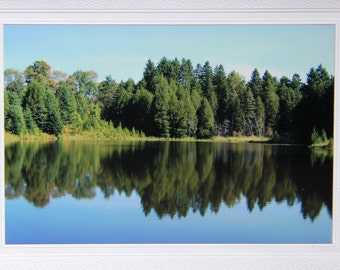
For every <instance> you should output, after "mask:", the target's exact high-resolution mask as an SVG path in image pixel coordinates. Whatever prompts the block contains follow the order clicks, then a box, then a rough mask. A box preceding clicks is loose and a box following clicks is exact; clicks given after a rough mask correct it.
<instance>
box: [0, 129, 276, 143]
mask: <svg viewBox="0 0 340 270" xmlns="http://www.w3.org/2000/svg"><path fill="white" fill-rule="evenodd" d="M57 139H58V138H57V137H55V136H53V135H49V134H45V133H41V134H38V135H30V134H26V135H22V136H18V135H14V134H11V133H8V132H5V142H6V143H10V142H15V141H29V140H43V141H53V140H57ZM60 139H61V140H72V141H96V140H124V141H137V140H138V141H188V142H193V141H200V142H229V143H243V142H268V141H269V140H270V139H269V138H266V137H256V136H249V137H247V136H237V137H221V136H217V137H213V138H211V139H200V140H198V139H195V138H157V137H146V136H140V135H136V136H132V135H125V136H107V135H105V134H103V133H101V132H100V131H94V132H93V131H92V132H89V131H87V132H81V133H79V134H70V133H65V134H63V135H62V136H61V137H60Z"/></svg>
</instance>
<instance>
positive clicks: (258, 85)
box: [248, 68, 262, 99]
mask: <svg viewBox="0 0 340 270" xmlns="http://www.w3.org/2000/svg"><path fill="white" fill-rule="evenodd" d="M248 86H249V87H250V90H251V91H252V92H253V96H254V98H255V99H256V98H257V97H258V96H261V95H262V79H261V77H260V73H259V71H258V70H257V69H256V68H255V69H254V71H253V73H252V74H251V78H250V81H249V82H248Z"/></svg>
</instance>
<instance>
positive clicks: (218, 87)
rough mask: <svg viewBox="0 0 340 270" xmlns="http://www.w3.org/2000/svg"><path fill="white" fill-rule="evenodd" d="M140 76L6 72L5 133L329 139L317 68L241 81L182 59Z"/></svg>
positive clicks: (31, 69) (326, 85) (41, 67)
mask: <svg viewBox="0 0 340 270" xmlns="http://www.w3.org/2000/svg"><path fill="white" fill-rule="evenodd" d="M141 72H143V78H142V79H141V80H140V81H138V82H134V81H133V80H132V79H129V80H127V81H121V82H119V83H118V82H116V81H115V80H114V79H113V77H112V76H111V75H109V76H107V77H106V78H105V79H104V80H103V81H101V82H98V75H97V73H96V72H95V71H92V70H90V71H82V70H77V71H75V72H74V73H73V74H71V75H67V74H66V73H64V72H62V71H53V70H52V68H51V66H50V65H49V64H48V63H46V62H44V61H42V60H39V61H35V62H34V63H33V64H32V65H29V66H28V67H27V68H26V69H25V70H24V71H23V72H21V71H18V70H15V69H7V70H5V73H4V78H5V95H4V98H5V102H4V104H5V129H6V131H8V132H11V133H14V134H19V135H21V134H25V133H39V132H46V133H49V134H54V135H56V136H58V137H59V136H62V134H63V133H64V132H65V131H68V132H71V133H73V134H76V133H77V132H82V131H91V130H103V129H105V127H108V126H110V125H111V126H114V127H121V128H122V129H127V130H130V131H132V130H136V129H137V130H138V131H139V132H143V133H145V134H146V135H148V136H156V137H166V138H168V137H173V138H184V137H196V138H211V137H213V136H217V135H218V136H235V135H242V136H274V137H275V136H276V137H285V138H289V139H291V140H294V141H296V142H303V143H310V142H311V134H312V133H313V132H314V133H315V132H317V133H319V134H326V135H325V136H326V137H327V138H331V137H333V110H334V104H333V103H334V77H333V76H331V75H330V74H329V73H328V72H327V70H325V68H324V67H323V66H322V65H319V66H318V67H316V68H314V67H312V68H311V69H310V71H309V73H308V74H307V79H306V82H305V83H302V82H301V79H300V76H299V75H298V74H294V75H293V76H292V78H288V77H286V76H283V77H282V78H280V79H278V78H276V77H274V76H272V74H271V73H270V72H269V71H268V70H267V71H265V73H264V74H263V75H262V77H261V75H260V73H259V71H258V69H257V68H255V69H254V71H253V73H252V75H251V78H250V80H249V81H248V82H246V81H245V79H244V78H243V77H242V76H241V75H240V74H239V73H237V72H236V71H234V70H233V71H231V72H230V73H228V74H227V73H226V72H225V69H224V67H223V66H222V65H218V66H216V67H214V68H213V67H211V65H210V63H209V61H206V62H205V63H204V64H203V65H202V64H199V63H198V64H196V66H195V68H194V66H193V64H192V62H191V61H190V60H189V59H185V58H183V59H181V60H179V59H177V58H175V59H173V60H170V59H167V58H166V57H163V58H162V59H160V61H159V63H158V64H155V63H154V62H153V61H152V60H151V59H149V60H148V61H147V63H146V66H145V69H144V71H141Z"/></svg>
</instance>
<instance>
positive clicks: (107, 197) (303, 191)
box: [5, 142, 333, 244]
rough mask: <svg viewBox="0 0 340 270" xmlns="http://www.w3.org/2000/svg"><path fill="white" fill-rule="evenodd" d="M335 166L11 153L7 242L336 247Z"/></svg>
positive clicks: (245, 148)
mask: <svg viewBox="0 0 340 270" xmlns="http://www.w3.org/2000/svg"><path fill="white" fill-rule="evenodd" d="M332 162H333V160H332V153H330V152H328V151H325V150H313V149H308V148H304V147H298V146H274V145H266V144H227V143H203V142H201V143H196V142H54V143H38V142H30V143H28V142H25V143H23V142H21V143H14V144H9V145H7V146H6V147H5V177H6V179H5V189H6V190H5V195H6V202H5V211H6V213H5V218H6V221H5V225H6V228H5V231H6V234H5V235H6V243H7V244H16V243H19V244H34V243H43V244H58V243H61V244H67V243H71V244H77V243H81V244H90V243H98V244H105V243H111V244H115V243H163V244H166V243H331V242H332V169H333V165H332Z"/></svg>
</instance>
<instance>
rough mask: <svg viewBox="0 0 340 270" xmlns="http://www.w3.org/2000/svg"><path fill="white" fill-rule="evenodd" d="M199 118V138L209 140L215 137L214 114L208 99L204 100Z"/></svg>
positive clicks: (199, 110) (198, 114) (198, 113)
mask: <svg viewBox="0 0 340 270" xmlns="http://www.w3.org/2000/svg"><path fill="white" fill-rule="evenodd" d="M197 116H198V124H197V138H199V139H207V138H211V137H213V136H214V135H215V120H214V112H213V110H212V108H211V106H210V104H209V101H208V99H207V98H203V100H202V104H201V107H200V108H199V109H198V112H197Z"/></svg>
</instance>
